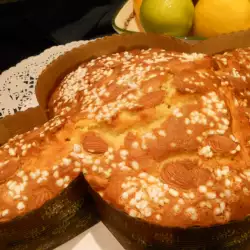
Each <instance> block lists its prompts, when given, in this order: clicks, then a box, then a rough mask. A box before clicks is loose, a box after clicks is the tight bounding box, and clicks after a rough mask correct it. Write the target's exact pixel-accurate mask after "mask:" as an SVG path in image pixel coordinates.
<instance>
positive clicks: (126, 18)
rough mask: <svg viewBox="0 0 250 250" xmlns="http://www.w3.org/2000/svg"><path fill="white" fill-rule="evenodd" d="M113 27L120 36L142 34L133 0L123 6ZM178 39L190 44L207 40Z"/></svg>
mask: <svg viewBox="0 0 250 250" xmlns="http://www.w3.org/2000/svg"><path fill="white" fill-rule="evenodd" d="M112 26H113V28H114V30H115V31H116V32H117V33H118V34H122V33H136V32H142V30H141V29H140V27H139V25H138V23H137V22H136V18H135V13H134V7H133V0H128V1H126V2H125V3H124V4H123V5H122V6H121V8H120V9H119V10H118V11H117V13H116V14H115V16H114V18H113V21H112ZM177 38H179V39H182V40H184V41H186V42H188V43H197V42H199V41H201V40H205V38H202V37H197V36H192V35H191V34H190V35H189V36H185V37H177Z"/></svg>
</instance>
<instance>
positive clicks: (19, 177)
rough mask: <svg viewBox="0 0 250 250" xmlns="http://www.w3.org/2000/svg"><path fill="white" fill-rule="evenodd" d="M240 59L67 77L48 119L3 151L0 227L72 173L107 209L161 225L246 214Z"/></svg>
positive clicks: (152, 64)
mask: <svg viewBox="0 0 250 250" xmlns="http://www.w3.org/2000/svg"><path fill="white" fill-rule="evenodd" d="M249 83H250V49H249V48H248V49H237V50H234V51H231V52H226V53H224V54H219V55H215V56H207V55H205V54H197V53H193V54H185V53H177V52H168V51H165V50H162V49H148V50H133V51H127V52H122V53H116V54H113V55H109V56H102V57H99V58H97V59H93V60H92V61H90V62H86V63H84V64H82V65H81V66H80V67H78V68H77V69H76V70H75V71H73V72H72V73H70V74H68V75H67V76H66V77H65V78H64V80H63V81H62V82H61V83H60V85H59V86H58V87H57V89H56V90H55V91H54V93H53V94H52V96H51V99H50V101H49V104H48V107H49V111H50V115H51V120H50V121H49V122H48V123H47V124H45V125H44V126H42V127H41V128H37V129H35V130H34V131H31V132H28V133H26V134H24V135H19V136H16V137H15V138H13V139H11V140H10V141H9V142H8V143H7V144H6V145H4V146H3V147H2V148H1V154H0V162H1V166H0V171H1V172H0V178H1V179H0V180H1V185H0V195H1V197H2V199H1V201H0V204H1V205H0V220H2V221H4V220H9V219H11V218H13V217H15V216H17V215H19V214H23V213H26V212H27V211H30V210H32V209H35V208H38V207H40V206H42V205H43V204H44V202H45V201H47V200H49V199H51V198H53V197H55V196H56V195H57V194H58V193H59V192H60V191H61V190H62V189H63V188H65V187H67V185H68V184H69V183H70V181H71V180H72V179H74V178H75V177H76V176H77V175H78V174H79V172H83V174H84V175H85V177H86V179H87V181H88V182H89V183H90V185H91V186H92V187H93V188H94V190H96V191H97V192H98V193H99V194H100V195H101V196H102V197H103V199H105V200H106V201H107V202H108V203H110V204H111V205H113V206H115V207H116V208H118V209H121V210H123V211H125V212H126V213H128V214H129V215H130V216H133V217H137V218H141V219H144V220H147V221H148V222H151V223H156V224H160V225H163V226H177V227H189V226H211V225H214V224H224V223H227V222H229V221H231V220H241V219H243V218H244V217H246V216H247V215H248V214H249V213H250V202H249V198H250V182H249V181H250V160H249V153H250V152H249V147H250V127H249V118H250V117H249V115H250V113H249V103H248V102H249V97H250V89H249Z"/></svg>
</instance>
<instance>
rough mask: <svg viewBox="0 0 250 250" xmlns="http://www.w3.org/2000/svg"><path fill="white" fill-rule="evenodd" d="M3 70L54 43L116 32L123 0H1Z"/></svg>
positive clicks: (0, 52)
mask: <svg viewBox="0 0 250 250" xmlns="http://www.w3.org/2000/svg"><path fill="white" fill-rule="evenodd" d="M4 1H5V4H3V3H2V4H0V72H1V71H3V70H5V69H7V68H8V67H10V66H13V65H15V64H16V63H17V62H18V61H20V60H22V59H24V58H26V57H28V56H31V55H35V54H38V53H40V52H41V51H43V50H44V49H46V48H48V47H50V46H53V45H55V44H64V43H67V42H70V41H75V40H81V39H91V38H95V37H98V36H103V35H107V34H111V33H113V29H112V25H111V22H112V17H113V15H114V13H115V12H116V11H117V9H118V8H119V7H120V6H121V4H122V2H123V0H21V1H20V0H19V1H18V0H16V1H15V2H12V3H6V2H8V1H9V0H0V3H1V2H4Z"/></svg>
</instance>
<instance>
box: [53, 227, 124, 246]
mask: <svg viewBox="0 0 250 250" xmlns="http://www.w3.org/2000/svg"><path fill="white" fill-rule="evenodd" d="M83 249H84V250H124V248H123V247H122V246H121V244H120V243H119V242H118V241H117V240H116V239H115V238H114V236H113V235H112V234H111V233H110V232H109V230H108V229H107V228H106V227H105V226H104V224H103V223H102V222H99V223H98V224H96V225H95V226H93V227H92V228H90V229H89V230H87V231H85V232H83V233H82V234H80V235H78V236H76V237H75V238H73V239H72V240H70V241H68V242H67V243H65V244H63V245H62V246H59V247H57V248H56V249H55V250H83Z"/></svg>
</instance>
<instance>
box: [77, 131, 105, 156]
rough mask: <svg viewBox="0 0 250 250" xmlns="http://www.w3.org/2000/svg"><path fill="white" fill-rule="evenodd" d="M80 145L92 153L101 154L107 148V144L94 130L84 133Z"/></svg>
mask: <svg viewBox="0 0 250 250" xmlns="http://www.w3.org/2000/svg"><path fill="white" fill-rule="evenodd" d="M82 145H83V148H84V150H85V151H87V152H89V153H92V154H103V153H105V152H106V151H107V150H108V144H107V143H106V142H105V141H104V140H103V139H102V138H101V137H99V136H98V135H97V134H96V133H94V132H88V133H86V134H85V135H84V137H83V140H82Z"/></svg>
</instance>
